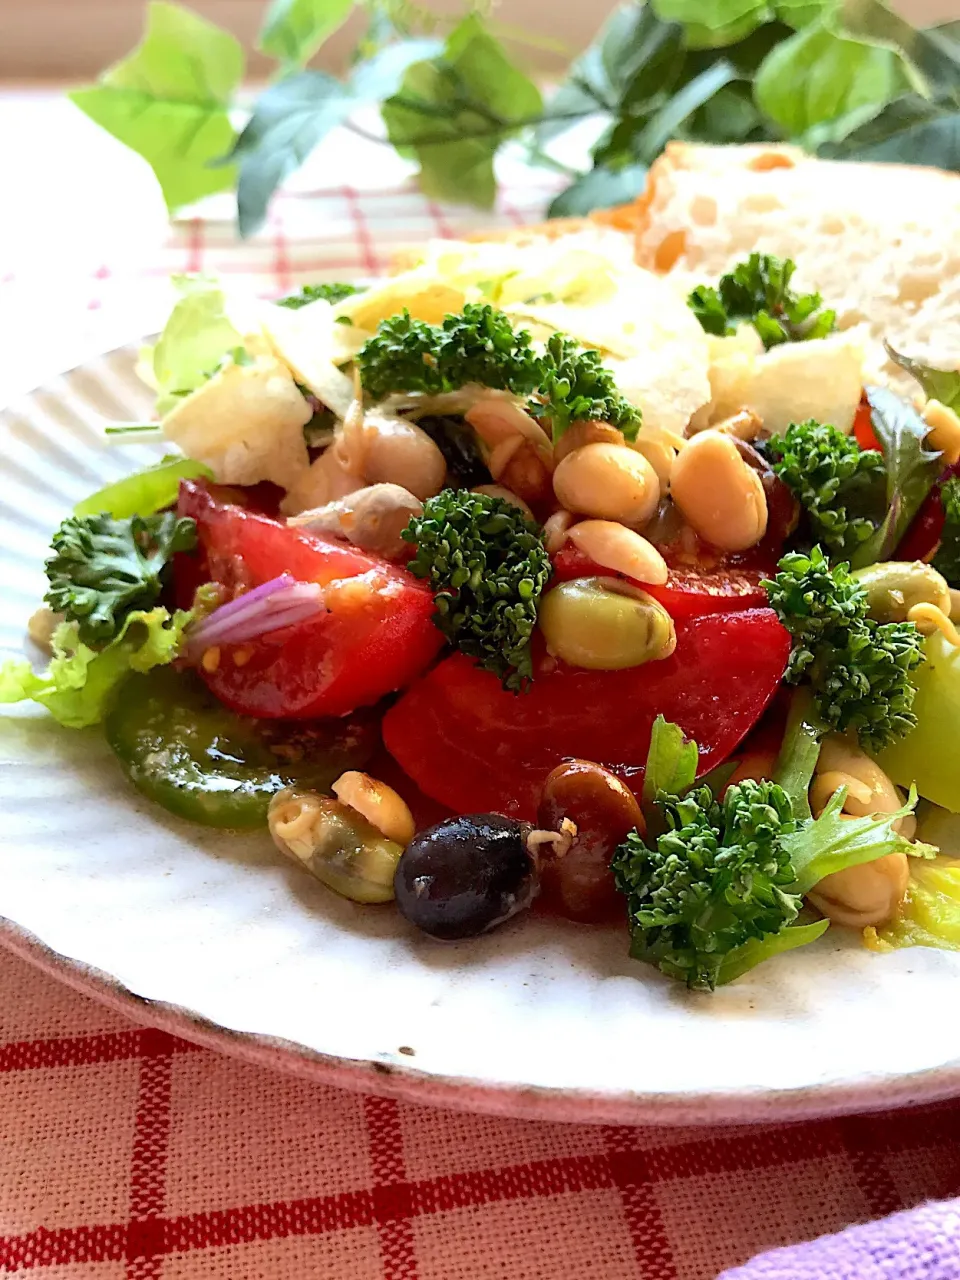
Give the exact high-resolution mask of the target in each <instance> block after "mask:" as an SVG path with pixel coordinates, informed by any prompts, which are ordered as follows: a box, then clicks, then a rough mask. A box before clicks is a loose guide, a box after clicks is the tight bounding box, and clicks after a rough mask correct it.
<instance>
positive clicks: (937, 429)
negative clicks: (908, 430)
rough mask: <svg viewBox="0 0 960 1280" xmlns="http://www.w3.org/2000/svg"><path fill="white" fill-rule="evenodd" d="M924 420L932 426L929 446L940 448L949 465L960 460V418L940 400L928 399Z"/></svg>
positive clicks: (944, 459) (928, 439)
mask: <svg viewBox="0 0 960 1280" xmlns="http://www.w3.org/2000/svg"><path fill="white" fill-rule="evenodd" d="M923 420H924V422H925V423H926V424H927V426H928V427H929V428H930V434H929V435H928V436H927V440H926V443H927V446H928V447H929V448H931V449H939V450H940V452H941V453H942V454H943V461H944V462H945V463H947V464H948V465H949V466H953V465H954V464H955V463H957V462H960V418H958V417H957V415H956V414H955V413H954V411H953V410H952V409H951V408H950V407H949V406H948V405H945V404H941V403H940V401H939V400H928V401H927V403H926V404H925V405H924V407H923Z"/></svg>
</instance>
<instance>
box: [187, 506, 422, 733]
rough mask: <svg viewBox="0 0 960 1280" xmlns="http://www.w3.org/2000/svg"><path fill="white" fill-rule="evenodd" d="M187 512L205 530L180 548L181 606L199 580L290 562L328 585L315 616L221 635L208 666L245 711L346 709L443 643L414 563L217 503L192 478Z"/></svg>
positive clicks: (400, 681) (229, 582)
mask: <svg viewBox="0 0 960 1280" xmlns="http://www.w3.org/2000/svg"><path fill="white" fill-rule="evenodd" d="M179 511H180V514H181V515H185V516H192V517H193V519H194V520H196V522H197V531H198V534H199V539H200V546H199V554H198V555H197V556H183V557H179V558H178V564H177V567H176V577H177V594H178V598H179V600H180V602H181V603H182V604H188V603H189V601H190V600H191V599H192V595H193V591H194V589H195V587H196V585H197V583H198V581H199V582H208V581H215V582H222V583H223V584H224V585H225V586H227V587H229V588H230V589H231V590H233V589H235V588H236V587H238V586H239V587H244V588H247V587H254V586H258V585H260V584H261V583H264V582H269V581H270V579H271V578H276V577H278V576H279V575H280V574H281V573H284V572H286V573H289V574H292V575H293V577H294V578H296V579H297V580H298V581H300V582H319V583H320V584H321V585H323V586H324V587H325V588H326V592H325V596H324V608H323V610H322V611H320V612H319V613H318V615H317V617H316V618H315V619H314V618H310V619H308V620H307V621H305V622H300V623H297V624H296V625H295V626H292V627H285V628H284V629H283V630H282V631H275V632H271V633H269V634H267V635H265V636H261V637H260V638H259V639H256V640H250V641H245V642H244V643H242V644H240V645H221V646H220V661H219V665H218V666H217V668H216V670H215V671H209V672H208V671H203V670H201V672H200V674H201V675H202V676H203V678H204V679H205V680H206V682H207V684H208V685H209V686H210V688H211V689H212V690H213V692H214V693H215V694H216V695H217V697H218V698H220V700H221V701H222V702H224V703H226V705H227V706H228V707H230V708H231V709H232V710H234V711H238V712H240V714H241V715H250V716H261V717H268V718H276V717H291V718H298V719H299V718H311V719H312V718H314V717H318V716H341V715H346V714H348V713H349V712H350V711H353V709H354V708H355V707H360V706H366V705H368V704H369V703H372V702H377V701H378V700H379V699H380V698H382V697H383V696H384V695H385V694H387V693H392V692H393V691H394V690H396V689H402V688H404V687H405V686H406V685H408V684H409V683H410V682H411V680H413V679H415V678H416V677H417V676H418V675H419V674H420V673H421V672H422V671H423V670H424V668H425V667H426V666H427V664H428V663H429V662H431V661H432V659H433V658H434V657H435V656H436V654H437V652H438V651H439V649H440V647H441V645H442V643H443V637H442V636H441V634H440V632H439V631H438V630H437V629H436V627H435V626H434V625H433V622H432V620H431V619H432V616H433V598H432V596H431V593H430V591H429V589H428V588H427V586H426V585H425V584H424V583H422V582H418V581H417V579H416V578H414V577H413V576H412V575H411V574H410V573H408V572H407V571H406V570H405V569H401V568H398V567H397V566H396V565H392V564H390V563H389V562H388V561H386V560H381V559H379V558H378V557H377V556H371V555H367V554H366V553H365V552H362V551H358V550H357V549H356V548H355V547H350V546H348V545H346V544H345V543H341V542H334V541H326V540H325V539H323V538H318V537H316V536H315V535H313V534H309V533H305V532H303V531H302V530H297V529H291V528H288V526H287V525H285V524H282V523H280V522H279V521H277V520H271V519H270V518H269V517H267V516H262V515H258V514H256V513H255V512H252V511H246V510H243V509H242V508H241V507H238V506H234V505H232V504H228V503H221V502H218V501H217V500H216V499H215V498H214V497H213V496H212V495H211V494H210V493H209V492H208V491H207V490H206V489H205V488H204V487H203V486H202V485H199V484H195V483H192V482H189V481H187V482H184V484H183V485H182V487H181V491H180V502H179Z"/></svg>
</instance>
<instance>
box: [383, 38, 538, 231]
mask: <svg viewBox="0 0 960 1280" xmlns="http://www.w3.org/2000/svg"><path fill="white" fill-rule="evenodd" d="M542 109H543V102H542V99H541V97H540V91H539V90H538V89H537V87H536V85H535V84H533V82H532V81H531V80H529V79H528V78H527V76H525V75H524V74H523V73H522V72H521V71H518V70H517V68H516V67H515V66H514V65H513V63H512V62H510V60H509V59H508V57H507V56H506V54H505V52H504V50H503V48H502V46H501V45H500V43H499V41H497V40H495V39H494V37H493V36H491V35H490V34H489V32H487V31H486V30H485V29H484V27H483V23H482V21H481V19H480V18H479V17H478V16H477V15H476V14H471V15H470V16H469V17H467V18H465V19H464V20H463V22H461V23H460V24H459V25H458V26H457V27H455V28H454V30H453V31H452V32H451V33H450V35H449V37H448V38H447V42H446V44H445V46H444V48H443V52H442V53H441V54H440V56H439V57H436V58H433V59H431V60H430V61H422V62H416V63H414V64H413V65H412V66H410V67H409V68H408V69H407V71H406V74H405V75H404V77H403V82H402V84H401V87H400V92H399V93H397V94H396V95H394V96H393V97H391V98H390V99H389V100H388V101H387V102H385V103H384V104H383V110H382V114H383V121H384V124H385V125H386V128H387V133H388V136H389V138H390V141H391V142H392V143H393V145H394V146H395V147H397V148H398V150H403V151H406V152H409V153H412V154H413V155H414V157H415V158H416V160H417V162H418V164H419V165H420V186H421V188H422V189H423V191H424V192H425V193H426V194H427V195H429V196H432V197H433V198H435V199H438V200H453V201H458V202H460V203H464V202H466V203H470V204H475V205H478V206H479V207H481V208H489V207H490V206H491V205H492V204H493V201H494V198H495V196H496V179H495V177H494V173H493V157H494V155H495V154H496V151H497V148H498V147H499V145H500V144H501V142H503V141H504V140H505V139H506V138H508V137H510V136H511V135H512V134H514V133H516V132H517V130H518V128H520V127H522V125H523V124H524V123H525V122H526V121H527V120H529V119H531V118H532V117H536V116H538V115H539V114H540V112H541V111H542Z"/></svg>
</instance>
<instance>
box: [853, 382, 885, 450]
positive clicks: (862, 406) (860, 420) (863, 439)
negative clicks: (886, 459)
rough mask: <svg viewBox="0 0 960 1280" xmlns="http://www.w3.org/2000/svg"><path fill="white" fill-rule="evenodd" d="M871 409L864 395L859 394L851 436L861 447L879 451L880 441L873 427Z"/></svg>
mask: <svg viewBox="0 0 960 1280" xmlns="http://www.w3.org/2000/svg"><path fill="white" fill-rule="evenodd" d="M872 415H873V410H872V409H871V408H870V401H869V400H868V399H867V397H866V396H861V398H860V403H859V405H858V406H857V412H856V414H855V415H854V419H853V438H854V439H855V440H856V442H857V444H858V445H859V446H860V448H861V449H870V450H873V451H875V452H877V453H881V452H882V450H881V448H880V441H879V439H878V438H877V433H876V432H875V431H874V429H873V418H872Z"/></svg>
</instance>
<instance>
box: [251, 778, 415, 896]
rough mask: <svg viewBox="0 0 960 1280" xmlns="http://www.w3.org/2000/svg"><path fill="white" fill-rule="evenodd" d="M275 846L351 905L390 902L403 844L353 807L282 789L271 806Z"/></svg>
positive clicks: (327, 798) (270, 821)
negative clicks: (346, 899)
mask: <svg viewBox="0 0 960 1280" xmlns="http://www.w3.org/2000/svg"><path fill="white" fill-rule="evenodd" d="M269 824H270V834H271V835H272V836H273V840H274V843H275V844H276V846H277V848H278V849H279V850H280V851H281V852H282V853H285V854H287V855H288V857H291V858H293V860H294V861H295V862H298V863H300V865H301V866H302V867H304V868H305V869H306V870H307V871H309V872H310V873H311V875H314V876H316V878H317V879H318V880H320V881H322V882H323V884H325V885H326V886H327V888H328V889H332V890H333V891H334V893H339V894H340V896H341V897H343V898H349V899H350V901H351V902H362V903H372V902H392V901H393V877H394V872H395V871H396V869H397V863H398V862H399V861H400V855H401V854H402V853H403V846H402V845H399V844H397V842H396V841H395V840H388V839H387V837H386V836H385V835H383V834H382V832H380V831H378V830H377V828H376V827H375V826H373V825H372V824H371V823H369V822H368V821H367V820H366V818H364V817H362V816H361V815H360V814H359V813H357V811H356V810H355V809H351V808H350V807H349V806H348V805H345V804H341V803H340V801H339V800H332V799H331V798H330V797H329V796H322V795H319V794H318V793H317V792H315V791H294V790H288V791H281V792H279V793H278V794H277V795H275V796H274V798H273V800H272V801H271V802H270V813H269Z"/></svg>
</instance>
